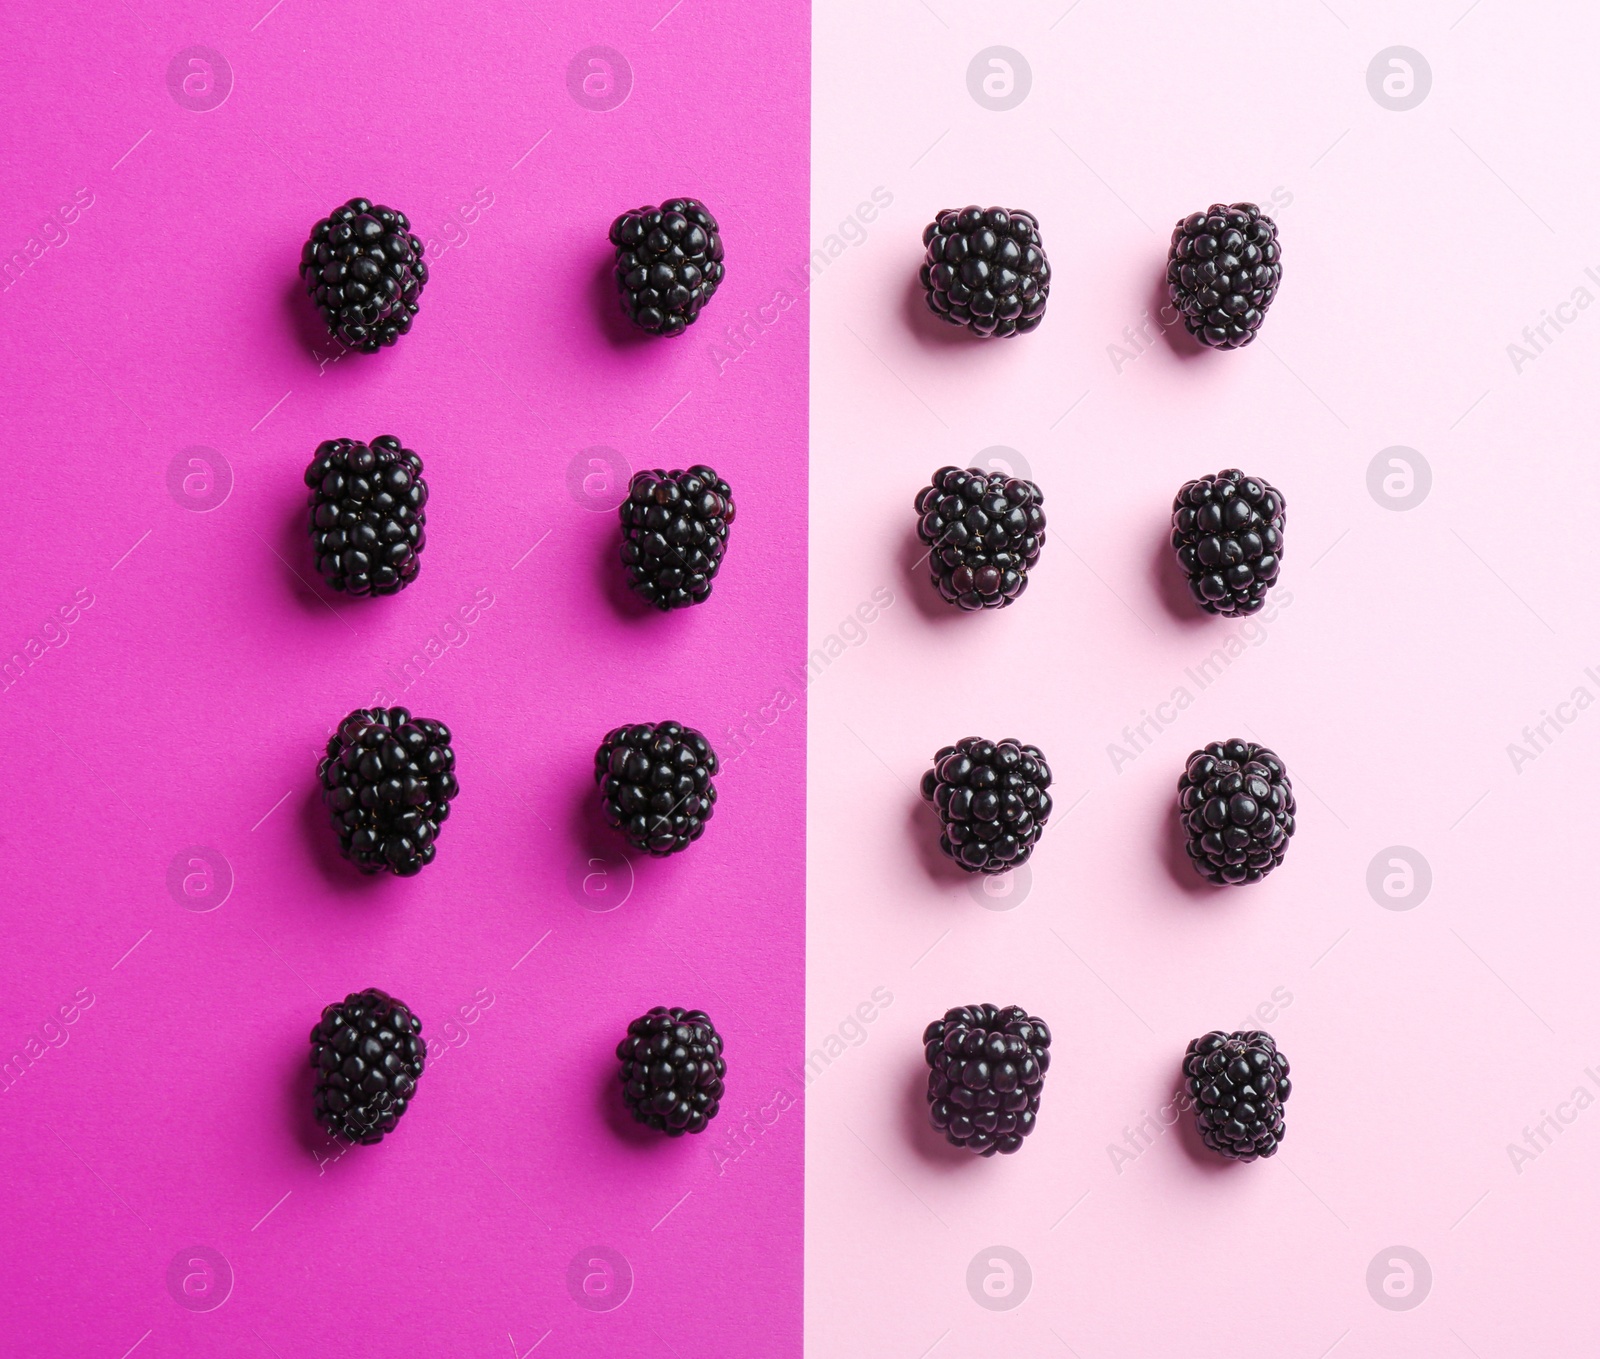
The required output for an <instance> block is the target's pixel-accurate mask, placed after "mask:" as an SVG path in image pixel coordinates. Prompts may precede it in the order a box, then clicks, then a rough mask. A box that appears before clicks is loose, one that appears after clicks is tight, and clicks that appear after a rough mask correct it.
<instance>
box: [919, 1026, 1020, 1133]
mask: <svg viewBox="0 0 1600 1359" xmlns="http://www.w3.org/2000/svg"><path fill="white" fill-rule="evenodd" d="M922 1045H923V1055H924V1056H925V1057H926V1058H927V1060H928V1067H929V1071H928V1114H929V1117H930V1119H931V1120H932V1123H933V1126H934V1127H935V1128H937V1129H938V1130H939V1131H940V1132H942V1133H943V1134H944V1135H945V1139H946V1140H947V1141H948V1142H949V1143H950V1144H951V1145H952V1146H956V1147H965V1148H966V1149H967V1150H968V1151H975V1152H977V1153H978V1155H980V1156H993V1155H994V1154H995V1152H997V1151H998V1152H1000V1153H1001V1154H1002V1155H1005V1156H1009V1155H1010V1154H1011V1153H1012V1152H1014V1151H1016V1150H1018V1149H1019V1148H1020V1147H1021V1146H1022V1139H1023V1138H1024V1137H1026V1136H1027V1135H1028V1134H1029V1133H1031V1132H1032V1131H1033V1126H1034V1124H1035V1123H1036V1122H1037V1121H1038V1118H1039V1096H1040V1095H1042V1094H1043V1093H1044V1076H1045V1072H1047V1071H1048V1070H1050V1030H1049V1029H1048V1028H1047V1027H1046V1026H1045V1022H1044V1020H1042V1019H1035V1018H1033V1017H1032V1016H1030V1015H1029V1014H1028V1012H1027V1011H1026V1010H1024V1009H1022V1007H1021V1006H1018V1005H1011V1006H1007V1007H1006V1008H1005V1009H999V1008H997V1007H995V1006H993V1005H962V1006H958V1007H957V1008H956V1009H954V1010H946V1011H945V1012H944V1018H943V1019H936V1020H934V1021H933V1023H931V1024H930V1025H928V1027H927V1028H926V1029H924V1030H923V1033H922Z"/></svg>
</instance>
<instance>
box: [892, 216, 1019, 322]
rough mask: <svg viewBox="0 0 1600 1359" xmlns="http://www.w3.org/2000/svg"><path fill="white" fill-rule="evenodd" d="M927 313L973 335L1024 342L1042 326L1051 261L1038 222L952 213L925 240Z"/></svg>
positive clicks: (936, 223)
mask: <svg viewBox="0 0 1600 1359" xmlns="http://www.w3.org/2000/svg"><path fill="white" fill-rule="evenodd" d="M922 244H923V245H924V246H926V247H927V253H926V256H925V258H924V260H923V265H922V272H921V275H920V277H921V279H922V287H923V290H924V291H925V293H926V294H927V299H928V307H929V309H930V310H932V312H933V313H934V315H936V316H939V317H942V318H943V319H944V320H946V321H949V322H950V323H951V324H952V325H957V326H965V327H966V328H967V329H968V330H970V331H971V332H972V333H973V334H974V335H979V336H990V335H994V336H998V337H1002V338H1003V337H1005V336H1007V335H1023V334H1026V333H1027V332H1028V331H1030V330H1034V329H1037V327H1038V325H1039V322H1041V321H1042V320H1044V308H1045V303H1046V302H1047V301H1048V300H1049V297H1050V261H1049V260H1048V259H1046V258H1045V253H1044V241H1043V240H1042V239H1041V238H1040V236H1039V223H1038V220H1037V219H1036V218H1035V217H1034V216H1033V214H1032V213H1029V212H1020V211H1018V210H1016V209H1011V210H1009V211H1008V210H1007V209H1005V208H980V207H967V208H960V209H956V208H947V209H945V210H944V211H943V212H941V213H940V214H939V215H938V216H937V217H936V218H935V219H934V220H933V221H932V222H930V223H928V225H927V227H926V229H924V231H923V233H922Z"/></svg>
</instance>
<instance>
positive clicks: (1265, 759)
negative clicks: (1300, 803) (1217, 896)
mask: <svg viewBox="0 0 1600 1359" xmlns="http://www.w3.org/2000/svg"><path fill="white" fill-rule="evenodd" d="M1178 817H1179V819H1180V820H1181V821H1182V822H1183V828H1184V831H1185V832H1186V833H1187V835H1188V837H1189V840H1188V844H1187V846H1186V848H1187V850H1188V851H1189V858H1190V859H1191V860H1192V861H1193V862H1194V868H1195V872H1197V873H1198V874H1200V876H1201V877H1203V878H1207V879H1209V880H1210V881H1211V882H1214V883H1216V884H1217V886H1219V887H1222V886H1225V885H1226V886H1233V885H1237V884H1239V883H1246V882H1260V881H1261V879H1262V878H1264V877H1266V876H1267V874H1268V873H1270V872H1272V870H1273V869H1274V868H1276V867H1277V866H1278V865H1279V864H1281V863H1282V862H1283V856H1284V853H1285V852H1286V851H1287V850H1288V848H1289V837H1290V836H1291V835H1293V834H1294V789H1293V788H1291V787H1290V786H1289V772H1288V770H1286V769H1285V768H1284V767H1283V761H1282V760H1280V759H1279V758H1278V757H1277V756H1276V755H1274V754H1273V753H1272V752H1271V751H1270V750H1268V749H1267V748H1266V747H1265V746H1258V745H1256V744H1255V742H1253V741H1240V740H1237V739H1235V740H1232V741H1215V742H1213V743H1212V744H1211V745H1209V746H1207V747H1206V748H1205V749H1204V750H1197V751H1195V753H1194V754H1193V755H1191V756H1190V757H1189V763H1188V765H1187V766H1186V767H1185V768H1184V771H1183V773H1182V774H1181V775H1180V776H1179V778H1178Z"/></svg>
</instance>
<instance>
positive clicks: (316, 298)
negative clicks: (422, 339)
mask: <svg viewBox="0 0 1600 1359" xmlns="http://www.w3.org/2000/svg"><path fill="white" fill-rule="evenodd" d="M300 277H301V278H303V279H304V280H305V285H306V291H307V292H308V293H310V294H311V300H312V301H313V302H315V303H316V304H317V310H318V311H320V312H321V313H322V319H323V320H324V321H325V322H327V325H328V333H329V334H330V335H332V336H333V337H334V338H335V339H336V340H338V341H339V342H340V343H342V344H345V345H348V346H349V347H350V348H351V349H359V350H362V351H363V352H365V353H368V354H375V353H377V351H378V350H379V349H381V348H382V347H383V346H384V345H391V344H393V343H394V342H395V341H396V340H398V339H399V338H400V337H401V336H402V335H404V334H405V333H406V332H407V331H408V330H410V329H411V321H412V318H413V317H414V316H416V314H417V303H418V299H419V298H421V296H422V287H423V285H424V284H425V283H426V282H427V281H428V263H427V261H426V260H425V259H424V258H423V247H422V242H421V241H420V240H418V239H417V238H416V237H415V236H413V235H412V234H411V223H410V222H408V221H407V220H406V215H405V213H403V212H396V211H395V210H394V209H393V208H386V207H383V206H381V205H379V204H374V203H373V202H371V201H370V200H369V199H365V198H352V199H351V200H350V201H349V202H348V203H346V204H345V205H344V206H343V207H340V208H335V209H334V210H333V211H332V212H330V213H329V214H328V215H327V216H326V217H324V218H323V219H322V220H321V221H320V222H318V223H317V224H316V226H314V227H312V228H311V239H310V240H308V241H307V242H306V243H305V247H304V249H302V250H301V252H300Z"/></svg>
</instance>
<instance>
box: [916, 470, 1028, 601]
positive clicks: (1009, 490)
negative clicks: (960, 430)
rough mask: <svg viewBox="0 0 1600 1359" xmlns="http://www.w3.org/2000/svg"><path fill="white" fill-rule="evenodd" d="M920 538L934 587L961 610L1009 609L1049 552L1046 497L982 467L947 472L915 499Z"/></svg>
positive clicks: (1024, 483) (941, 472) (940, 473)
mask: <svg viewBox="0 0 1600 1359" xmlns="http://www.w3.org/2000/svg"><path fill="white" fill-rule="evenodd" d="M916 506H917V513H918V515H920V516H921V517H920V518H919V519H918V521H917V536H918V537H919V538H921V539H922V541H923V542H925V543H926V544H927V545H928V546H929V547H930V548H932V549H933V550H932V551H931V552H930V553H929V554H928V563H929V565H930V567H931V568H932V571H933V583H934V584H935V585H936V586H938V588H939V593H940V594H941V595H943V596H944V598H945V600H946V601H947V602H948V603H951V604H955V605H957V606H959V607H960V608H963V609H969V610H970V609H1003V608H1005V607H1006V605H1007V604H1010V603H1011V602H1012V601H1013V600H1015V599H1016V598H1017V597H1018V596H1019V595H1020V594H1021V593H1022V592H1023V591H1024V590H1026V589H1027V588H1028V570H1029V568H1030V567H1032V566H1033V565H1034V563H1035V562H1037V561H1038V560H1039V550H1040V549H1041V548H1042V547H1043V546H1044V509H1043V506H1044V493H1043V492H1042V491H1041V490H1040V489H1039V488H1038V487H1037V486H1035V485H1034V484H1033V483H1032V482H1031V481H1024V480H1023V479H1022V478H1021V477H1008V476H1004V475H1002V474H1001V473H998V472H984V471H982V470H981V469H979V468H976V467H969V468H966V469H965V470H963V469H961V468H959V467H941V468H940V469H939V470H938V471H937V472H935V473H934V474H933V484H932V485H930V486H925V487H923V488H922V490H921V491H919V492H918V493H917V500H916Z"/></svg>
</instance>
